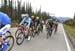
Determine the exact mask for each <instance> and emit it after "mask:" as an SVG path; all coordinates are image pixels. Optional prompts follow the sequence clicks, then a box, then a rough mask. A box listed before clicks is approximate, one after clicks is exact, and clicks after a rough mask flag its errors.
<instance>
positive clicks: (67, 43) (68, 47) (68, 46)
mask: <svg viewBox="0 0 75 51" xmlns="http://www.w3.org/2000/svg"><path fill="white" fill-rule="evenodd" d="M62 26H63V25H62ZM63 33H64V38H65V41H66V45H67V49H68V51H71V48H70V45H69V42H68V39H67V36H66V33H65V31H64V27H63Z"/></svg>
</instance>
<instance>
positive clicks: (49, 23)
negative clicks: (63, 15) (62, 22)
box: [46, 19, 54, 33]
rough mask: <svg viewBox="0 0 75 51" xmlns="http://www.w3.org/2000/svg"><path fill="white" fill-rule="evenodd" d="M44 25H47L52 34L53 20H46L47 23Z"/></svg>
mask: <svg viewBox="0 0 75 51" xmlns="http://www.w3.org/2000/svg"><path fill="white" fill-rule="evenodd" d="M46 24H47V25H49V27H50V29H49V30H50V31H51V33H52V31H53V25H54V23H53V20H52V19H48V20H47V22H46ZM47 29H48V27H47Z"/></svg>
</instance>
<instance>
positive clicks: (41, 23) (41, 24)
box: [40, 18, 44, 31]
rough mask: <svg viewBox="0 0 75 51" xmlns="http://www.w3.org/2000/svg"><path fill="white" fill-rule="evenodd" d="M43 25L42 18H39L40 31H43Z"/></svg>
mask: <svg viewBox="0 0 75 51" xmlns="http://www.w3.org/2000/svg"><path fill="white" fill-rule="evenodd" d="M43 25H44V21H43V19H42V18H41V19H40V26H41V31H43Z"/></svg>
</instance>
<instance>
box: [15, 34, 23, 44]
mask: <svg viewBox="0 0 75 51" xmlns="http://www.w3.org/2000/svg"><path fill="white" fill-rule="evenodd" d="M23 41H24V34H23V33H19V34H18V36H17V37H16V43H17V45H21V44H22V43H23Z"/></svg>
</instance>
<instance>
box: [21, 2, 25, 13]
mask: <svg viewBox="0 0 75 51" xmlns="http://www.w3.org/2000/svg"><path fill="white" fill-rule="evenodd" d="M21 13H22V14H24V13H26V12H25V2H24V4H23V6H22V9H21Z"/></svg>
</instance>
